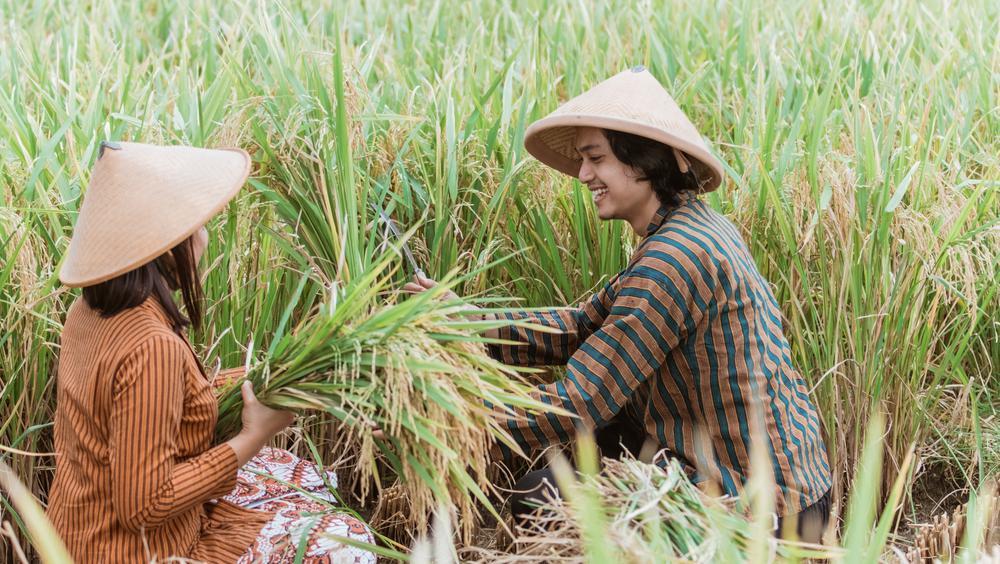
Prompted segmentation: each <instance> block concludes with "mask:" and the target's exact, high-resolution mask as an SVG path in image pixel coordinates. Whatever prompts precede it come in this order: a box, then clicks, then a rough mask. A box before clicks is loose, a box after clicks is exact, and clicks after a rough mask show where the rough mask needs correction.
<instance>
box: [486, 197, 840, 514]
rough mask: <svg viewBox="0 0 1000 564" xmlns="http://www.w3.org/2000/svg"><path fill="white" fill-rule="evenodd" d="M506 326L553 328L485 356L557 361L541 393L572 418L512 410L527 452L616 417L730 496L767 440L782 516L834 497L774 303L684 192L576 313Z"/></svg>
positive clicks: (726, 235) (504, 332)
mask: <svg viewBox="0 0 1000 564" xmlns="http://www.w3.org/2000/svg"><path fill="white" fill-rule="evenodd" d="M507 317H508V318H509V319H511V320H528V321H531V322H533V323H535V324H538V325H542V326H545V327H546V328H548V330H549V331H548V332H545V331H538V330H532V329H529V328H524V327H515V326H507V327H504V328H502V329H501V330H500V337H501V338H503V339H506V340H510V341H514V342H516V344H514V345H508V344H496V345H491V346H490V352H491V354H492V355H493V356H494V357H496V358H498V359H499V360H502V361H504V362H506V363H508V364H515V365H528V366H530V365H543V364H564V363H565V364H566V366H567V371H566V377H565V378H563V379H561V380H558V381H556V382H553V383H551V384H545V385H541V386H539V388H538V390H537V391H538V397H539V398H540V399H542V400H543V401H546V402H548V403H555V404H556V405H558V406H560V407H562V408H563V409H565V410H567V411H569V412H570V413H571V414H573V417H565V416H559V415H556V414H552V413H547V414H542V415H537V416H533V415H530V414H527V413H525V412H523V410H519V409H516V408H509V409H512V410H513V413H514V415H513V416H511V417H508V418H507V425H508V428H509V429H510V431H511V433H512V435H513V436H514V438H515V439H516V440H517V441H518V443H519V444H520V445H521V446H522V447H523V448H526V449H535V448H540V447H543V446H546V445H548V444H551V443H554V442H565V441H568V440H570V439H571V438H572V436H573V434H574V433H575V430H576V428H577V426H580V425H586V426H588V427H591V428H600V427H601V426H603V425H605V424H607V423H608V422H609V421H611V420H612V418H614V417H615V416H616V415H617V414H618V413H619V412H621V411H622V410H625V412H626V413H635V414H637V416H638V417H637V418H638V420H639V421H640V422H641V426H642V427H643V428H644V429H645V431H646V434H647V435H648V436H649V437H651V438H654V439H655V440H656V441H657V442H658V444H659V447H660V448H661V449H666V451H667V454H668V455H669V456H671V457H675V458H678V459H680V460H681V461H682V462H684V463H685V464H686V465H687V466H688V467H689V470H690V471H691V472H692V474H694V475H695V480H696V481H701V480H704V479H711V480H713V481H714V482H716V483H717V485H719V486H720V487H721V489H722V491H724V492H725V493H728V494H730V495H734V496H735V495H739V494H740V492H741V490H742V486H743V483H744V482H746V481H747V480H748V478H749V470H750V444H751V437H753V439H754V440H755V441H763V443H764V446H766V448H767V453H768V456H769V459H770V461H771V466H772V468H773V472H774V478H775V484H776V501H777V511H778V514H779V515H785V514H788V513H795V512H798V511H801V510H803V509H805V508H806V507H808V506H809V505H811V504H812V503H814V502H815V501H817V500H818V499H819V498H820V497H822V496H823V494H824V493H826V491H827V490H828V489H829V488H830V485H831V476H830V468H829V466H828V463H827V458H826V448H825V446H824V444H823V439H822V437H821V434H820V430H819V418H818V416H817V413H816V408H815V407H814V406H813V404H812V402H811V401H810V400H809V396H808V392H807V389H806V386H805V383H804V382H803V380H802V378H801V376H800V375H799V374H798V372H797V371H796V370H795V368H794V367H793V366H792V362H791V355H790V349H789V346H788V342H787V340H786V339H785V337H784V334H783V332H782V326H781V312H780V309H779V308H778V304H777V300H776V299H775V297H774V295H773V294H772V293H771V290H770V287H769V286H768V283H767V282H766V281H765V280H764V279H763V277H762V276H761V275H760V273H759V272H758V270H757V267H756V265H755V264H754V261H753V258H752V257H751V255H750V252H749V250H748V249H747V247H746V244H745V243H744V241H743V239H742V237H741V236H740V235H739V233H738V232H737V230H736V228H735V227H734V226H733V225H732V224H731V223H730V222H729V221H728V220H727V219H726V218H725V217H723V216H722V215H720V214H718V213H716V212H715V211H713V210H712V209H711V208H710V207H709V206H708V205H706V204H705V203H703V202H701V201H700V200H699V199H697V198H696V197H694V196H693V195H692V196H688V197H687V199H686V200H684V201H683V202H682V203H681V204H680V205H679V206H678V207H677V208H674V209H667V208H665V207H661V209H660V210H659V211H658V213H657V214H656V216H655V218H654V220H653V222H652V223H651V224H650V226H649V228H648V230H647V233H646V237H645V238H644V239H643V241H642V242H641V244H640V246H639V248H638V249H637V250H636V252H635V254H634V255H633V256H632V258H631V260H630V261H629V264H628V266H627V267H626V269H625V270H624V271H622V272H621V273H619V274H618V275H616V276H615V277H613V278H612V279H611V280H610V281H609V282H608V283H607V284H606V285H605V286H604V288H602V289H601V290H600V291H599V292H597V293H596V294H595V295H594V296H593V297H591V298H590V299H589V300H588V301H586V302H585V303H583V304H582V305H581V306H580V307H577V308H563V309H551V310H547V311H542V312H517V313H511V314H507ZM553 331H554V332H553ZM758 426H759V427H758ZM755 428H759V429H761V430H762V431H756V430H755V431H754V432H751V429H755ZM498 448H500V449H501V450H503V451H504V454H505V455H506V456H509V455H510V453H509V450H508V449H506V447H503V446H502V445H500V447H498Z"/></svg>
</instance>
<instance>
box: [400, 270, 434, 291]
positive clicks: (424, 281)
mask: <svg viewBox="0 0 1000 564" xmlns="http://www.w3.org/2000/svg"><path fill="white" fill-rule="evenodd" d="M434 286H437V282H435V281H434V280H431V279H430V278H427V277H424V276H421V275H419V274H417V275H416V276H414V277H413V280H412V281H411V282H407V283H406V285H405V286H403V291H404V292H406V293H407V294H419V293H420V292H423V291H424V290H430V289H431V288H433V287H434Z"/></svg>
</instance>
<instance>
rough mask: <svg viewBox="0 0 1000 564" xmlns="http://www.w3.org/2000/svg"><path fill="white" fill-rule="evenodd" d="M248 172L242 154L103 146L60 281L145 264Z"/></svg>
mask: <svg viewBox="0 0 1000 564" xmlns="http://www.w3.org/2000/svg"><path fill="white" fill-rule="evenodd" d="M249 174H250V156H249V155H247V153H246V151H243V150H242V149H222V150H215V149H198V148H194V147H160V146H156V145H144V144H141V143H102V144H101V155H100V156H98V158H97V163H96V164H95V165H94V170H93V172H92V174H91V176H90V184H89V185H88V187H87V191H86V193H85V194H84V198H83V205H82V206H81V207H80V213H79V216H78V217H77V220H76V227H75V228H74V229H73V238H72V239H71V240H70V243H69V249H68V250H67V251H66V257H65V260H64V261H63V265H62V269H61V270H60V272H59V279H60V280H62V282H63V284H65V285H67V286H72V287H81V286H92V285H94V284H98V283H100V282H104V281H106V280H110V279H111V278H114V277H115V276H118V275H119V274H124V273H125V272H128V271H130V270H132V269H134V268H137V267H139V266H142V265H144V264H146V263H148V262H150V261H152V260H153V259H155V258H156V257H158V256H160V255H162V254H163V253H165V252H166V251H168V250H170V249H171V248H173V247H174V246H176V245H177V244H178V243H180V242H181V241H183V240H184V239H186V238H187V237H189V236H190V235H191V234H192V233H194V232H195V231H197V230H198V229H199V228H200V227H201V226H202V225H204V224H205V223H207V222H208V220H209V219H211V218H212V216H214V215H215V214H216V213H218V212H219V211H220V210H222V208H223V207H225V205H226V203H227V202H229V200H230V199H232V197H233V196H235V195H236V192H237V191H239V189H240V187H241V186H242V185H243V183H244V182H246V179H247V176H248V175H249Z"/></svg>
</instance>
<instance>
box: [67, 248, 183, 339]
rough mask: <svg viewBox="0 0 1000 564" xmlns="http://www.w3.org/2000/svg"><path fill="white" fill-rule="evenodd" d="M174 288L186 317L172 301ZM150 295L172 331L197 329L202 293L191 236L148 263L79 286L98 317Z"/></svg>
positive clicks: (131, 305) (130, 306)
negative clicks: (158, 301) (187, 328)
mask: <svg viewBox="0 0 1000 564" xmlns="http://www.w3.org/2000/svg"><path fill="white" fill-rule="evenodd" d="M174 290H180V291H181V296H182V298H183V300H184V309H185V310H186V311H187V314H188V316H187V317H185V316H184V315H183V314H181V312H180V310H179V309H178V308H177V304H176V303H174V299H173V291H174ZM150 296H156V298H157V299H159V300H160V303H161V304H162V305H163V309H164V310H165V311H166V312H167V317H169V318H170V323H171V325H172V326H173V330H174V332H176V333H180V332H181V329H183V328H184V327H186V326H188V325H192V326H194V328H195V329H200V328H201V315H202V312H201V301H202V298H203V294H202V288H201V282H200V279H199V277H198V264H197V262H196V260H195V256H194V247H193V245H192V237H188V238H187V239H185V240H184V241H181V242H180V243H179V244H178V245H177V246H175V247H174V248H173V249H171V250H170V251H168V252H166V253H163V254H162V255H160V256H159V257H157V258H156V259H154V260H152V261H151V262H148V263H146V264H144V265H142V266H140V267H138V268H135V269H133V270H130V271H128V272H126V273H125V274H120V275H118V276H116V277H114V278H112V279H110V280H106V281H104V282H101V283H99V284H94V285H93V286H87V287H85V288H84V289H83V299H84V300H86V301H87V304H88V305H89V306H90V307H91V308H92V309H94V310H97V311H98V312H100V314H101V317H111V316H113V315H115V314H116V313H119V312H122V311H124V310H126V309H129V308H133V307H135V306H137V305H139V304H141V303H142V302H144V301H146V298H148V297H150Z"/></svg>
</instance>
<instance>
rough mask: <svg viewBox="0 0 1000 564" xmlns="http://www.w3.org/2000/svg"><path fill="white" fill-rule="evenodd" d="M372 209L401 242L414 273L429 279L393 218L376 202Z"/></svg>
mask: <svg viewBox="0 0 1000 564" xmlns="http://www.w3.org/2000/svg"><path fill="white" fill-rule="evenodd" d="M372 209H373V210H375V213H377V214H378V216H379V219H380V220H381V221H382V223H384V224H385V226H386V228H388V229H389V231H390V232H392V234H393V236H394V237H396V239H397V240H399V241H400V243H401V246H402V249H403V255H404V256H406V261H407V262H408V263H410V268H412V269H413V273H414V274H416V275H417V276H419V277H421V278H427V275H426V274H424V271H423V269H421V268H420V267H419V266H417V259H415V258H413V252H411V251H410V245H409V244H408V243H407V242H406V241H403V237H402V235H400V234H399V230H398V229H396V224H395V223H393V221H392V218H390V217H389V216H388V215H386V213H385V212H384V211H382V208H380V207H379V206H378V204H376V203H374V202H372Z"/></svg>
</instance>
